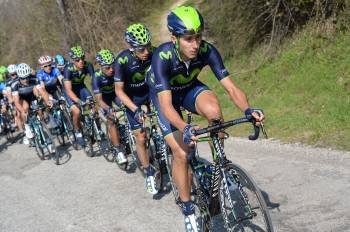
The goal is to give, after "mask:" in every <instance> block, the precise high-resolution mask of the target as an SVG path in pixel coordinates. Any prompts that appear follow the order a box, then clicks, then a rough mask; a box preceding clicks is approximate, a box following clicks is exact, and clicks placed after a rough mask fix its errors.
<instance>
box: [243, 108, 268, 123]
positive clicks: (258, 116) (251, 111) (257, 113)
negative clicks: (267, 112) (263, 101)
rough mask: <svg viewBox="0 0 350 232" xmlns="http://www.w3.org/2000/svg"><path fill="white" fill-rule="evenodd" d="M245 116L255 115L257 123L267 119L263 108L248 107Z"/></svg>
mask: <svg viewBox="0 0 350 232" xmlns="http://www.w3.org/2000/svg"><path fill="white" fill-rule="evenodd" d="M244 113H245V116H253V117H254V118H255V120H256V122H257V124H259V123H260V122H263V121H264V119H265V116H264V112H263V110H262V109H251V108H248V109H246V110H245V112H244Z"/></svg>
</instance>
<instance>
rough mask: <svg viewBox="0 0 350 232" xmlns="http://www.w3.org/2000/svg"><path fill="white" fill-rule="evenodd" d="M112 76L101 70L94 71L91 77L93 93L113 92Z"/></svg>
mask: <svg viewBox="0 0 350 232" xmlns="http://www.w3.org/2000/svg"><path fill="white" fill-rule="evenodd" d="M114 82H115V81H114V77H113V76H111V77H108V76H106V75H105V74H104V73H103V72H102V71H101V70H97V71H96V72H95V76H94V77H93V78H92V89H93V91H94V94H110V93H114Z"/></svg>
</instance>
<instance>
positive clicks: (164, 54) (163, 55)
mask: <svg viewBox="0 0 350 232" xmlns="http://www.w3.org/2000/svg"><path fill="white" fill-rule="evenodd" d="M159 57H160V58H161V59H162V60H164V59H165V60H169V59H170V58H171V57H172V54H171V51H167V52H160V53H159Z"/></svg>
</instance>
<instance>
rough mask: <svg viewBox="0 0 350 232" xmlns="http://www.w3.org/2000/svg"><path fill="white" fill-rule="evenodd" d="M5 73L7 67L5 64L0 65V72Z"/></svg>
mask: <svg viewBox="0 0 350 232" xmlns="http://www.w3.org/2000/svg"><path fill="white" fill-rule="evenodd" d="M4 73H7V68H6V67H5V66H1V67H0V74H4Z"/></svg>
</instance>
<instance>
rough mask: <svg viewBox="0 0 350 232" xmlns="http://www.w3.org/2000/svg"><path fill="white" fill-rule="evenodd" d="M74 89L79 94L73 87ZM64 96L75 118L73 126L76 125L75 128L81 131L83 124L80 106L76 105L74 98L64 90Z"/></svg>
mask: <svg viewBox="0 0 350 232" xmlns="http://www.w3.org/2000/svg"><path fill="white" fill-rule="evenodd" d="M72 90H73V92H74V93H75V94H77V91H74V90H75V89H74V88H73V87H72ZM63 96H64V97H65V99H66V102H67V105H68V107H69V109H70V111H71V112H72V118H73V126H74V130H75V131H76V132H77V131H80V129H81V125H80V109H79V107H78V106H76V105H75V103H74V102H73V100H72V99H71V98H70V97H69V96H68V94H67V93H66V92H65V91H63Z"/></svg>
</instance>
